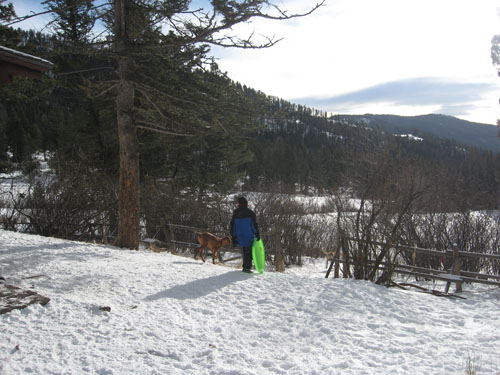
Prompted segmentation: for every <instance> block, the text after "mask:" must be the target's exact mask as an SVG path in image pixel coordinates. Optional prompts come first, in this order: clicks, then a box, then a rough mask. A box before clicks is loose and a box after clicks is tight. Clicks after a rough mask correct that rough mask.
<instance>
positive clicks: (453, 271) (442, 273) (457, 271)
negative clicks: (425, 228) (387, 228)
mask: <svg viewBox="0 0 500 375" xmlns="http://www.w3.org/2000/svg"><path fill="white" fill-rule="evenodd" d="M347 241H350V242H363V243H366V241H362V240H358V239H355V238H347ZM370 245H374V246H380V247H386V246H387V245H386V244H385V243H382V242H377V241H370ZM391 248H392V249H394V250H396V251H398V250H399V251H405V252H411V253H412V254H413V255H415V254H426V255H431V256H437V257H440V258H443V259H446V258H451V259H452V262H451V267H450V269H449V270H437V269H432V268H425V267H418V266H415V265H408V264H397V263H390V264H389V263H387V262H381V263H379V264H378V265H376V262H375V261H374V260H369V261H368V265H371V266H373V267H378V268H377V270H380V271H387V270H389V268H390V271H391V272H393V273H398V274H404V275H410V276H414V277H416V278H418V277H422V278H426V279H431V280H441V281H446V287H445V294H447V293H448V291H449V288H450V285H451V283H455V285H456V291H457V292H460V291H461V290H462V283H464V282H467V283H479V284H487V285H494V286H500V275H491V274H486V273H478V272H469V271H465V270H462V269H461V264H462V260H463V259H465V258H476V259H478V258H482V259H490V260H496V261H500V255H499V254H483V253H474V252H465V251H458V249H453V250H447V251H439V250H434V249H423V248H419V247H412V246H405V245H394V246H391ZM339 249H340V245H339V248H338V249H337V251H336V252H335V256H334V258H333V259H332V260H331V261H330V266H329V267H328V271H327V273H326V276H325V277H326V278H328V277H329V275H330V273H331V271H332V269H333V270H334V275H335V277H339V271H340V265H341V264H342V265H343V269H342V271H343V276H344V277H347V267H349V265H350V264H351V262H350V261H349V260H346V259H342V258H341V257H340V256H339V255H340V251H339Z"/></svg>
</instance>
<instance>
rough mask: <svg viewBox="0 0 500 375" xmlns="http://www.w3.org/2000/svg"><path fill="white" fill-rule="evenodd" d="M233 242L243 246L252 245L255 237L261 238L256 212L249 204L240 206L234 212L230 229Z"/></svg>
mask: <svg viewBox="0 0 500 375" xmlns="http://www.w3.org/2000/svg"><path fill="white" fill-rule="evenodd" d="M229 231H230V233H231V236H232V239H233V243H237V244H239V245H240V246H242V247H247V246H252V245H253V241H254V238H255V237H257V238H260V232H259V226H258V224H257V219H256V216H255V213H254V212H253V211H252V210H251V209H249V208H248V207H247V206H239V207H238V208H237V209H236V210H234V212H233V217H232V218H231V227H230V229H229Z"/></svg>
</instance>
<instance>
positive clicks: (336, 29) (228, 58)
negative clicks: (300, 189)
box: [214, 0, 500, 123]
mask: <svg viewBox="0 0 500 375" xmlns="http://www.w3.org/2000/svg"><path fill="white" fill-rule="evenodd" d="M303 3H304V2H299V1H286V2H284V4H283V6H284V7H285V8H289V9H304V5H303ZM308 3H309V2H308ZM297 4H301V5H300V6H299V5H297ZM296 5H297V6H296ZM499 5H500V3H499V1H498V0H482V1H475V0H439V1H435V0H418V1H415V0H407V1H401V0H379V1H372V0H338V1H334V0H327V3H326V6H324V7H322V8H321V9H319V10H318V11H316V12H315V13H314V14H313V15H311V16H308V17H305V18H301V19H297V20H295V21H293V22H269V21H258V22H254V23H253V24H252V25H251V26H250V27H251V28H255V30H257V32H262V33H264V34H266V35H274V34H276V35H278V36H283V37H285V39H284V40H283V41H281V42H280V43H278V45H276V46H275V47H273V48H271V49H269V50H260V51H255V50H252V51H241V50H224V51H220V50H219V49H216V50H215V51H214V52H215V54H216V55H218V56H220V57H221V59H220V61H219V65H220V66H221V68H222V69H223V70H225V71H228V73H229V76H230V77H231V78H233V79H235V80H237V81H240V82H242V83H244V84H246V85H248V86H251V87H254V88H256V89H259V90H261V91H264V92H265V93H267V94H270V95H276V96H279V97H283V98H285V99H292V98H301V97H308V96H316V97H318V96H319V97H321V96H332V95H340V94H343V93H346V92H352V91H356V90H360V89H363V88H367V87H370V86H373V85H377V84H381V83H384V82H388V81H398V80H404V79H408V78H415V77H430V76H432V77H441V78H443V79H448V80H453V81H456V82H464V83H465V82H475V83H483V84H485V83H488V84H497V83H500V79H499V78H498V77H497V76H496V72H495V70H494V68H493V66H492V63H491V59H490V47H491V45H490V43H491V38H492V36H493V35H494V34H497V33H498V34H500V19H499V17H498V14H497V8H498V6H499ZM247 27H248V26H247ZM490 96H491V95H490ZM497 103H498V100H497V99H495V100H494V101H493V102H492V103H491V106H489V113H493V112H494V111H495V110H496V109H497V106H498V104H497ZM439 105H440V103H435V104H434V107H432V108H435V106H439ZM410 107H411V106H408V105H405V106H401V107H399V108H397V107H394V108H393V111H392V112H393V113H397V114H407V113H409V112H412V113H413V112H414V111H415V110H420V109H422V110H425V109H427V107H424V108H422V107H415V108H410ZM485 107H488V106H485V105H483V106H478V107H477V108H476V111H477V114H476V115H477V118H480V117H481V119H482V120H481V121H483V120H484V119H485V118H489V116H490V115H488V116H485V115H480V112H483V114H484V113H485V111H486V110H487V108H485ZM387 109H388V110H390V107H388V108H387ZM410 109H411V110H410ZM474 116H475V115H474V114H470V115H469V117H468V119H472V118H474ZM488 122H489V123H493V122H494V120H492V121H488Z"/></svg>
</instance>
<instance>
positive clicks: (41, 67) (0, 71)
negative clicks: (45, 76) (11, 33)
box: [0, 46, 54, 82]
mask: <svg viewBox="0 0 500 375" xmlns="http://www.w3.org/2000/svg"><path fill="white" fill-rule="evenodd" d="M53 68H54V64H52V63H51V62H50V61H47V60H44V59H42V58H40V57H36V56H32V55H28V54H27V53H23V52H19V51H16V50H13V49H10V48H7V47H3V46H0V82H10V81H12V77H13V76H15V75H22V76H26V77H30V78H40V76H41V73H42V72H46V71H48V70H51V69H53Z"/></svg>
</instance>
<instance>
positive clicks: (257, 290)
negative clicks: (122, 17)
mask: <svg viewBox="0 0 500 375" xmlns="http://www.w3.org/2000/svg"><path fill="white" fill-rule="evenodd" d="M324 274H325V263H324V260H318V261H317V262H311V263H310V264H308V265H307V266H305V267H303V268H293V269H291V270H288V271H287V272H286V273H285V274H280V273H276V272H266V273H264V274H263V275H258V274H253V275H247V274H244V273H242V272H240V271H236V270H235V269H234V268H231V267H228V266H220V265H215V266H214V265H212V264H211V263H208V262H207V263H205V264H203V263H202V262H201V261H199V260H198V261H195V260H193V259H192V258H186V257H180V256H174V255H171V254H168V253H153V252H150V251H146V250H141V251H129V250H121V249H117V248H113V247H110V246H100V245H92V244H85V243H78V242H70V241H64V240H59V239H53V238H45V237H39V236H31V235H26V234H20V233H14V232H6V231H1V230H0V275H2V276H4V277H5V278H6V279H7V283H9V284H12V285H17V286H22V287H24V288H31V289H34V290H36V291H38V292H39V293H40V294H42V295H45V296H47V297H50V299H51V301H50V302H49V303H48V304H47V305H46V306H40V305H31V306H29V307H27V308H25V309H23V310H14V311H12V312H9V313H7V314H3V315H0V327H1V330H0V374H2V375H19V374H44V375H47V374H99V375H112V374H113V375H124V374H148V375H150V374H162V375H164V374H342V375H346V374H356V375H360V374H466V369H465V368H466V361H467V359H469V360H470V361H471V362H472V364H473V365H474V366H476V367H480V371H478V373H479V374H499V373H500V314H499V311H500V289H499V288H487V289H486V290H485V289H484V288H483V289H478V288H475V289H470V287H467V286H466V292H465V293H463V296H464V297H466V299H465V300H462V299H450V298H440V297H436V296H432V295H428V294H422V293H419V292H418V291H404V290H400V289H395V288H392V289H387V288H385V287H381V286H377V285H374V284H372V283H368V282H361V281H355V280H344V279H325V278H324ZM467 288H468V289H467ZM441 290H442V289H441ZM102 307H109V308H110V309H111V310H110V311H109V312H107V311H102V310H101V309H100V308H102Z"/></svg>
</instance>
